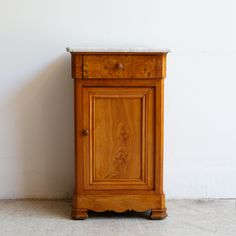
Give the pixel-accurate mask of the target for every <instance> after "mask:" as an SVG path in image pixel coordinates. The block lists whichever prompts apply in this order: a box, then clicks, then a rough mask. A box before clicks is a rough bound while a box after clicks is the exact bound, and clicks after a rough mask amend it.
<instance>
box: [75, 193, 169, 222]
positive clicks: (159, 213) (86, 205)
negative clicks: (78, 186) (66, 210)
mask: <svg viewBox="0 0 236 236" xmlns="http://www.w3.org/2000/svg"><path fill="white" fill-rule="evenodd" d="M87 210H92V211H96V212H104V211H115V212H118V213H121V212H125V211H128V210H129V211H131V210H133V211H137V212H144V211H147V210H152V213H151V216H150V218H151V219H158V220H159V219H164V218H165V217H166V216H167V213H166V208H165V196H164V195H75V196H74V200H73V210H72V218H73V219H86V218H88V214H87Z"/></svg>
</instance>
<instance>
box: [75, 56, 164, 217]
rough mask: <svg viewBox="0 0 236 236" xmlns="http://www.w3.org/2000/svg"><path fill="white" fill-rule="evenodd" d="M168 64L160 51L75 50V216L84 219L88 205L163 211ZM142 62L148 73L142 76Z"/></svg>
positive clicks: (161, 213)
mask: <svg viewBox="0 0 236 236" xmlns="http://www.w3.org/2000/svg"><path fill="white" fill-rule="evenodd" d="M77 57H78V58H77ZM88 58H89V59H88ZM94 58H96V59H94ZM117 58H119V59H120V60H118V59H117ZM141 61H142V62H143V63H144V64H143V65H142V63H141ZM85 62H86V63H85ZM95 62H96V63H95ZM154 62H155V63H154ZM99 63H100V64H99ZM140 63H141V64H140ZM165 63H166V54H165V53H163V54H160V53H159V54H155V53H154V54H153V53H150V55H149V54H147V53H144V54H142V53H136V54H129V53H128V54H127V53H124V54H122V53H119V54H117V53H114V54H112V53H107V54H106V53H95V54H90V53H84V52H83V53H72V75H73V78H75V82H74V89H75V93H74V94H75V95H74V100H75V103H74V106H75V191H74V200H73V210H72V218H74V219H85V218H87V217H88V215H87V210H93V211H106V210H113V211H117V212H123V211H126V210H135V211H146V210H152V214H151V216H150V218H151V219H163V218H164V217H165V216H166V215H167V214H166V207H165V195H164V193H163V97H164V96H163V93H164V80H163V78H164V76H165V66H166V65H165ZM113 64H114V68H113V69H114V70H115V71H113V69H110V68H111V67H109V68H108V69H107V70H104V68H103V66H104V65H108V66H109V65H113ZM87 65H89V66H87ZM98 65H99V66H98ZM140 67H142V68H144V67H145V68H146V71H149V72H150V73H151V77H150V78H148V76H147V74H145V73H146V72H142V73H141V72H140V71H141V70H140ZM86 70H87V71H86ZM116 70H117V71H120V72H117V71H116ZM124 70H126V72H124ZM119 73H120V74H119ZM122 73H123V74H122ZM140 73H141V74H142V76H141V77H139V76H140ZM87 75H88V77H86V76H87ZM104 75H105V76H107V77H104ZM118 76H119V77H118ZM145 76H146V77H145ZM91 78H92V79H91ZM114 78H115V80H114Z"/></svg>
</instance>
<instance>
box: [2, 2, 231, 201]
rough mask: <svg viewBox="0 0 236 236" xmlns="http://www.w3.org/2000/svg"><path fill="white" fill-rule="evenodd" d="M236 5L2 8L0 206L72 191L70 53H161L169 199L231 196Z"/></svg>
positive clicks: (28, 4) (60, 4)
mask: <svg viewBox="0 0 236 236" xmlns="http://www.w3.org/2000/svg"><path fill="white" fill-rule="evenodd" d="M235 9H236V2H235V1H233V0H224V1H222V0H198V1H195V0H178V1H176V0H142V1H141V0H119V1H118V0H99V1H98V0H86V1H85V0H67V1H66V0H51V1H48V0H41V1H31V0H21V1H16V0H0V40H1V41H0V42H1V44H0V81H1V86H0V198H25V197H27V198H64V197H70V196H71V194H72V190H73V81H72V80H71V79H70V56H69V54H68V53H66V52H65V48H66V47H67V46H77V47H81V46H104V47H135V46H144V47H155V48H156V47H158V48H161V47H164V48H171V49H172V53H171V54H169V56H168V74H167V76H168V78H167V79H166V85H165V91H166V94H165V106H166V110H165V131H166V132H165V144H166V145H165V192H166V195H167V197H168V198H202V197H217V198H218V197H225V198H230V197H236V185H235V181H236V144H235V141H236V125H235V120H236V106H235V101H236V92H235V91H236V68H235V67H236V63H235V58H236V32H235V22H236V14H235Z"/></svg>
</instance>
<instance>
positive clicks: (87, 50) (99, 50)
mask: <svg viewBox="0 0 236 236" xmlns="http://www.w3.org/2000/svg"><path fill="white" fill-rule="evenodd" d="M66 51H67V52H70V53H72V54H74V53H75V54H76V53H81V54H94V53H98V54H102V53H111V54H115V53H135V54H136V53H141V54H142V53H152V54H167V53H169V52H171V51H170V50H169V49H157V48H139V47H137V48H90V47H84V48H70V47H68V48H66Z"/></svg>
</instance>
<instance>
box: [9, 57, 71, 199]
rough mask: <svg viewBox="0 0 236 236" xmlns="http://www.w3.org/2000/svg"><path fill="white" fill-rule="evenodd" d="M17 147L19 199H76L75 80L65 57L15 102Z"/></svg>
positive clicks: (11, 103) (25, 87)
mask: <svg viewBox="0 0 236 236" xmlns="http://www.w3.org/2000/svg"><path fill="white" fill-rule="evenodd" d="M10 107H11V109H12V113H11V114H12V117H11V119H12V124H14V126H15V127H14V130H15V136H16V139H17V140H13V145H15V144H17V145H18V147H17V160H16V162H17V163H18V164H17V166H16V167H15V168H14V169H15V170H16V177H17V178H18V179H17V183H18V184H17V191H16V194H17V196H20V197H21V198H71V196H72V191H73V175H74V168H73V158H74V157H73V155H74V144H73V143H74V135H73V133H74V132H73V80H72V79H71V72H70V58H69V56H66V55H65V54H63V56H61V57H59V58H58V59H56V60H55V61H53V62H52V63H51V64H49V65H48V66H47V67H46V68H44V69H43V70H42V71H41V72H39V73H37V74H36V75H35V74H34V76H32V78H31V79H30V83H28V84H26V85H25V86H24V87H23V88H22V89H20V90H19V91H18V92H17V93H16V95H15V97H14V98H13V99H12V100H11V101H10Z"/></svg>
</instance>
